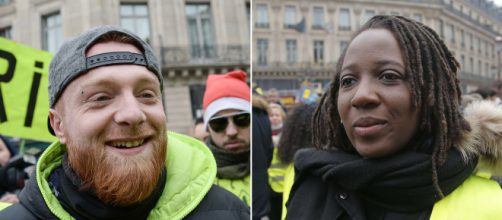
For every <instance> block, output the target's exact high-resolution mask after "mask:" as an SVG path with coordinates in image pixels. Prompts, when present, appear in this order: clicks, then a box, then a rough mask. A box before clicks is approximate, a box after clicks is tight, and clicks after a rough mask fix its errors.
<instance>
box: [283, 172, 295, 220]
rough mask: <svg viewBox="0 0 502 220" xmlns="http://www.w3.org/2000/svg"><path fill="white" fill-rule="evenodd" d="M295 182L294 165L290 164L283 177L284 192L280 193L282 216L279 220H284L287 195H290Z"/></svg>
mask: <svg viewBox="0 0 502 220" xmlns="http://www.w3.org/2000/svg"><path fill="white" fill-rule="evenodd" d="M294 182H295V165H294V164H293V163H290V164H289V165H288V167H287V168H286V174H285V175H284V191H283V193H282V214H281V219H286V212H287V210H288V209H287V208H286V202H287V201H288V198H289V193H291V188H292V187H293V183H294Z"/></svg>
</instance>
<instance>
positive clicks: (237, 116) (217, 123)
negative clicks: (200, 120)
mask: <svg viewBox="0 0 502 220" xmlns="http://www.w3.org/2000/svg"><path fill="white" fill-rule="evenodd" d="M250 117H251V115H250V114H249V112H238V113H234V114H230V115H221V116H216V117H213V118H211V119H210V120H209V122H208V124H209V127H211V129H212V130H213V131H214V132H222V131H224V130H225V129H226V128H227V126H228V120H230V119H231V120H232V121H233V122H234V124H235V125H236V126H237V127H240V128H247V127H248V126H249V123H250V121H251V118H250Z"/></svg>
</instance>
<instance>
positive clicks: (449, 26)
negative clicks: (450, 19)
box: [448, 24, 455, 44]
mask: <svg viewBox="0 0 502 220" xmlns="http://www.w3.org/2000/svg"><path fill="white" fill-rule="evenodd" d="M448 29H450V30H449V31H450V42H451V43H452V44H454V43H455V27H454V26H453V24H450V25H448Z"/></svg>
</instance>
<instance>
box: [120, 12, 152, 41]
mask: <svg viewBox="0 0 502 220" xmlns="http://www.w3.org/2000/svg"><path fill="white" fill-rule="evenodd" d="M120 26H121V27H123V28H125V29H127V30H129V31H131V32H133V33H135V34H136V35H138V37H140V38H141V39H143V40H145V41H146V42H148V43H150V41H151V37H150V22H149V18H148V6H147V4H146V3H145V4H129V3H128V4H124V3H121V4H120Z"/></svg>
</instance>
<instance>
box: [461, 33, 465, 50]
mask: <svg viewBox="0 0 502 220" xmlns="http://www.w3.org/2000/svg"><path fill="white" fill-rule="evenodd" d="M460 46H462V48H463V47H465V33H464V30H460Z"/></svg>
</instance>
